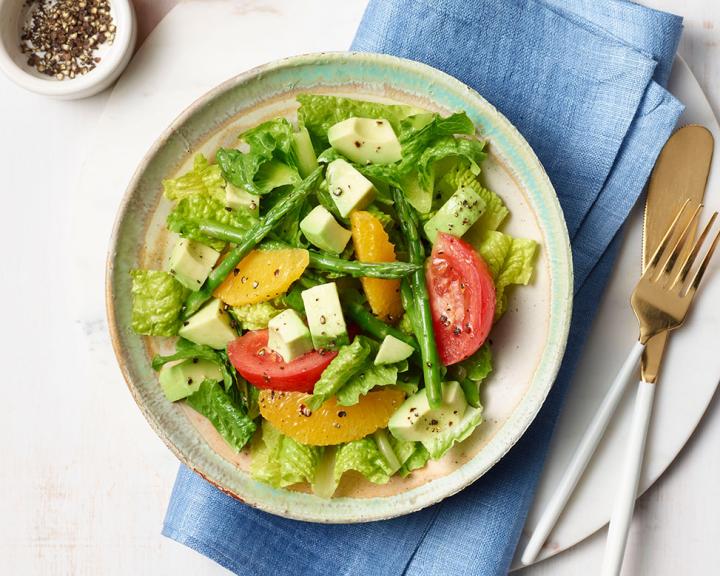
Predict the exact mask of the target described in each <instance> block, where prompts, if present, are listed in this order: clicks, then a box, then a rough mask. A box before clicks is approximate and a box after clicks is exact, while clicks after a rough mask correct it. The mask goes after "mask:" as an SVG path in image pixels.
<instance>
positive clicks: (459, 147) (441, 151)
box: [418, 136, 487, 194]
mask: <svg viewBox="0 0 720 576" xmlns="http://www.w3.org/2000/svg"><path fill="white" fill-rule="evenodd" d="M484 148H485V142H483V141H482V140H469V139H467V138H453V137H452V136H445V137H444V138H440V139H438V140H436V141H434V142H432V143H431V144H430V145H429V146H428V147H427V148H425V150H423V153H422V154H421V155H420V158H419V160H418V175H419V184H420V186H421V187H422V188H423V189H426V190H427V189H429V190H430V193H431V194H432V189H433V182H434V180H435V175H434V170H433V167H434V165H435V162H437V161H439V160H442V159H444V158H448V157H458V158H464V159H465V160H467V163H468V167H469V170H470V171H471V172H472V173H473V174H475V175H477V174H480V162H482V161H483V160H484V159H485V158H486V157H487V154H486V153H485V152H484V151H483V150H484Z"/></svg>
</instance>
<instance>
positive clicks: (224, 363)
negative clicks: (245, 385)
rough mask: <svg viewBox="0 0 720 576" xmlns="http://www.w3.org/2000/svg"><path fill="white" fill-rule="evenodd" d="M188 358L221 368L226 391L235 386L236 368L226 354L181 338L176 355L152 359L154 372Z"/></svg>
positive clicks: (177, 344)
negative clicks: (170, 363) (231, 364)
mask: <svg viewBox="0 0 720 576" xmlns="http://www.w3.org/2000/svg"><path fill="white" fill-rule="evenodd" d="M188 358H192V359H193V360H194V359H198V360H207V361H208V362H212V363H213V364H217V365H218V366H219V367H220V371H221V372H222V375H223V383H224V384H225V390H230V388H231V387H232V385H233V382H234V380H235V378H234V377H233V374H234V371H235V370H234V368H232V367H231V366H230V363H229V361H228V359H227V356H226V355H225V353H224V352H220V351H219V350H215V349H214V348H210V346H205V345H203V344H195V343H194V342H190V340H186V339H185V338H180V339H178V341H177V342H176V344H175V353H174V354H170V355H168V356H159V355H158V356H155V357H154V358H153V359H152V367H153V369H154V370H160V368H162V367H163V366H164V365H165V364H167V363H168V362H174V361H175V360H185V359H188Z"/></svg>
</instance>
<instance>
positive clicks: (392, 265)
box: [198, 221, 421, 278]
mask: <svg viewBox="0 0 720 576" xmlns="http://www.w3.org/2000/svg"><path fill="white" fill-rule="evenodd" d="M198 228H199V229H200V230H201V231H202V232H204V233H205V234H207V235H208V236H210V237H211V238H217V239H218V240H224V241H225V242H232V243H240V242H242V241H243V239H244V238H245V236H246V235H247V233H245V232H243V231H241V230H238V229H237V228H235V227H233V226H228V225H227V224H220V223H218V222H210V221H208V222H201V223H200V224H199V225H198ZM262 247H265V248H270V249H272V248H275V249H277V248H287V247H288V245H287V244H284V243H282V242H277V241H272V240H271V241H268V242H263V244H262ZM308 253H309V254H310V268H313V269H315V270H323V271H325V272H338V273H340V274H347V275H348V276H353V277H354V278H361V277H365V278H404V277H405V276H407V275H408V274H410V273H412V272H414V271H415V270H418V269H419V268H421V266H418V265H417V264H410V263H408V262H358V261H356V260H345V259H343V258H338V257H336V256H330V255H328V254H322V253H320V252H317V251H315V250H308Z"/></svg>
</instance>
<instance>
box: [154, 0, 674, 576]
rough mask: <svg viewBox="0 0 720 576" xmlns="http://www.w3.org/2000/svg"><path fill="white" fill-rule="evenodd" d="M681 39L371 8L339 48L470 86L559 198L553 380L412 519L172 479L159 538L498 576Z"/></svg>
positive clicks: (590, 5)
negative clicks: (346, 515)
mask: <svg viewBox="0 0 720 576" xmlns="http://www.w3.org/2000/svg"><path fill="white" fill-rule="evenodd" d="M681 29H682V20H681V18H680V17H677V16H673V15H670V14H666V13H663V12H658V11H654V10H650V9H648V8H644V7H641V6H638V5H636V4H633V3H631V2H626V1H623V0H564V1H563V0H544V1H537V0H525V1H523V0H371V1H370V3H369V5H368V7H367V10H366V12H365V16H364V18H363V21H362V23H361V25H360V28H359V30H358V32H357V36H356V38H355V41H354V42H353V46H352V48H353V49H354V50H359V51H371V52H384V53H387V54H393V55H396V56H402V57H405V58H410V59H413V60H419V61H421V62H425V63H427V64H430V65H431V66H434V67H436V68H439V69H441V70H444V71H445V72H447V73H449V74H451V75H452V76H455V77H456V78H459V79H460V80H462V81H463V82H465V83H466V84H468V85H470V86H471V87H473V88H474V89H475V90H477V91H478V92H479V93H480V94H482V95H483V96H485V98H487V99H488V100H489V101H490V102H491V103H492V104H494V105H495V106H496V107H497V108H498V109H499V110H500V111H501V112H503V114H505V115H506V116H507V117H508V118H509V119H510V121H511V122H513V123H514V124H515V126H517V127H518V129H519V130H520V132H521V133H522V134H523V135H524V136H525V138H527V140H528V141H529V142H530V145H531V146H532V147H533V149H534V150H535V152H536V153H537V155H538V156H539V158H540V160H541V162H542V163H543V165H544V166H545V169H546V170H547V172H548V174H549V176H550V179H551V180H552V182H553V184H554V186H555V189H556V190H557V193H558V196H559V198H560V202H561V204H562V207H563V211H564V214H565V218H566V220H567V225H568V230H569V232H570V238H571V240H572V246H573V260H574V266H575V307H574V316H573V318H574V319H573V322H572V326H571V332H570V339H569V343H568V348H567V353H566V356H565V359H564V362H563V365H562V368H561V371H560V374H559V376H558V379H557V382H556V384H555V386H554V388H553V390H552V392H551V394H550V396H549V397H548V400H547V402H546V403H545V405H544V407H543V409H542V410H541V412H540V414H539V415H538V417H537V419H536V420H535V422H534V423H533V425H532V426H531V427H530V429H529V430H528V431H527V433H526V434H525V435H524V436H523V438H522V439H521V440H520V442H518V444H517V445H516V446H515V447H514V448H513V449H512V450H511V451H510V452H509V453H508V455H507V456H505V458H503V460H502V461H501V462H500V463H499V464H497V465H496V466H495V467H494V468H493V469H492V470H491V471H490V472H489V473H488V474H486V475H485V476H483V477H482V478H481V479H480V480H478V481H477V482H475V484H473V485H472V486H470V487H469V488H466V489H465V490H464V491H463V492H461V493H460V494H457V495H456V496H453V497H452V498H449V499H447V500H445V501H443V502H442V503H440V504H438V505H436V506H433V507H431V508H428V509H426V510H422V511H420V512H417V513H414V514H411V515H408V516H405V517H402V518H396V519H394V520H389V521H383V522H374V523H369V524H356V525H340V526H337V525H335V526H333V525H320V524H309V523H303V522H297V521H293V520H286V519H283V518H279V517H276V516H272V515H269V514H266V513H263V512H260V511H258V510H255V509H252V508H250V507H247V506H245V505H243V504H241V503H240V502H238V501H236V500H234V499H233V498H231V497H229V496H227V495H225V494H223V493H222V492H220V491H219V490H217V489H215V488H214V487H212V486H211V485H210V484H208V483H206V482H205V481H204V480H202V479H201V478H200V477H199V476H196V475H194V474H193V473H192V472H190V471H188V470H187V469H185V468H181V470H180V473H179V475H178V478H177V481H176V484H175V487H174V490H173V494H172V498H171V501H170V506H169V509H168V512H167V517H166V519H165V526H164V530H163V533H164V534H165V535H166V536H168V537H170V538H173V539H175V540H177V541H178V542H181V543H183V544H186V545H187V546H190V547H191V548H194V549H195V550H197V551H199V552H201V553H202V554H205V555H206V556H208V557H210V558H212V559H213V560H215V561H216V562H218V563H220V564H222V565H223V566H225V567H227V568H228V569H229V570H231V571H233V572H235V573H237V574H258V575H263V576H264V575H268V576H269V575H272V576H283V575H297V574H303V575H311V574H323V575H325V574H333V575H340V574H348V575H349V574H372V575H373V576H383V575H388V576H396V575H400V574H407V575H420V574H422V575H434V574H438V575H439V574H443V575H444V574H454V575H455V576H462V575H465V574H467V575H470V574H473V575H478V574H482V575H498V574H505V573H506V572H507V570H508V567H509V565H510V562H511V560H512V557H513V553H514V550H515V547H516V546H517V542H518V539H519V537H520V532H521V530H522V526H523V524H524V521H525V516H526V514H527V510H528V508H529V506H530V504H531V502H532V498H533V495H534V492H535V488H536V485H537V481H538V478H539V476H540V473H541V471H542V468H543V463H544V459H545V454H546V452H547V447H548V444H549V441H550V437H551V435H552V431H553V427H554V424H555V421H556V419H557V416H558V413H559V411H560V408H561V406H562V402H563V398H564V396H565V393H566V390H567V387H568V385H569V383H570V380H571V376H572V372H573V369H574V366H575V364H576V361H577V359H578V356H579V354H580V351H581V349H582V345H583V342H584V340H585V337H586V334H587V331H588V329H589V327H590V323H591V321H592V318H593V316H594V313H595V308H596V306H597V303H598V301H599V300H600V297H601V294H602V291H603V288H604V286H605V284H606V282H607V278H608V275H609V272H610V270H611V268H612V265H613V262H614V258H615V255H616V252H617V247H618V244H619V242H618V237H619V234H618V231H619V230H620V228H621V226H622V224H623V222H624V221H625V219H626V218H627V215H628V213H629V211H630V209H631V208H632V206H633V205H634V204H635V202H636V200H637V199H638V196H639V195H640V193H641V191H642V189H643V186H644V184H645V182H646V180H647V178H648V176H649V174H650V171H651V169H652V166H653V163H654V161H655V158H656V157H657V155H658V153H659V151H660V149H661V148H662V146H663V144H664V143H665V141H666V140H667V138H668V137H669V136H670V134H671V132H672V130H673V128H674V126H675V122H676V121H677V118H678V116H679V115H680V113H681V112H682V105H681V104H680V103H679V102H678V101H677V100H675V99H674V98H673V97H672V96H671V95H670V94H669V93H668V92H667V91H666V90H665V89H664V88H663V86H664V85H665V83H666V81H667V78H668V75H669V73H670V67H671V65H672V60H673V57H674V55H675V50H676V48H677V43H678V40H679V36H680V33H681Z"/></svg>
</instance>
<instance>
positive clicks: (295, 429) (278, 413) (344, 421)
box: [258, 388, 405, 446]
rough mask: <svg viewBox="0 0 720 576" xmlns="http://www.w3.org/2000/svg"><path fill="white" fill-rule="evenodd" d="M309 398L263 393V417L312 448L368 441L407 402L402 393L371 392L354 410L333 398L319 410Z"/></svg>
mask: <svg viewBox="0 0 720 576" xmlns="http://www.w3.org/2000/svg"><path fill="white" fill-rule="evenodd" d="M309 397H310V395H309V394H304V393H302V392H278V391H275V390H261V391H260V397H259V399H258V403H259V405H260V414H262V416H263V418H265V419H266V420H267V421H268V422H270V423H271V424H272V425H273V426H274V427H275V428H277V429H278V430H279V431H280V432H282V433H283V434H285V435H286V436H289V437H290V438H292V439H293V440H297V441H298V442H301V443H302V444H308V445H311V446H330V445H334V444H342V443H344V442H350V441H352V440H358V439H359V438H364V437H365V436H367V435H368V434H372V433H373V432H375V430H377V429H378V428H384V427H385V426H387V423H388V420H389V419H390V416H391V415H392V414H393V413H394V412H395V411H396V410H397V409H398V408H399V407H400V405H401V404H402V403H403V401H404V400H405V394H404V393H403V392H402V391H400V390H394V389H390V388H388V389H386V390H377V391H373V392H368V393H367V394H365V396H361V397H360V401H359V402H358V403H357V404H354V405H353V406H340V405H338V403H337V401H336V399H335V398H334V397H333V398H330V399H329V400H327V401H326V402H324V403H323V404H322V405H321V406H320V407H319V408H318V409H316V410H314V411H311V410H310V409H309V408H308V407H307V406H306V402H307V399H308V398H309Z"/></svg>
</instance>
